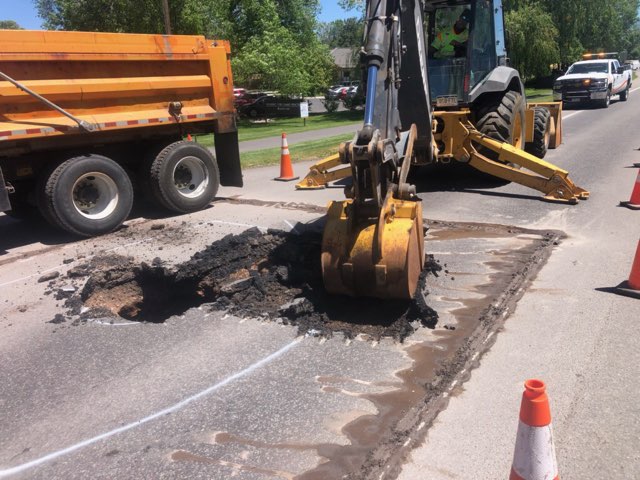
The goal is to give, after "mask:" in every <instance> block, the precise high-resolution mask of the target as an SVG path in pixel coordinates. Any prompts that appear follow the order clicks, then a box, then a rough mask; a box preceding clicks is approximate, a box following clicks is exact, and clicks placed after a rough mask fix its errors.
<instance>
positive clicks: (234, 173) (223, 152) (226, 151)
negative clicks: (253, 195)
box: [215, 132, 243, 187]
mask: <svg viewBox="0 0 640 480" xmlns="http://www.w3.org/2000/svg"><path fill="white" fill-rule="evenodd" d="M215 144H216V147H215V148H216V161H217V162H218V169H219V170H220V184H221V185H224V186H225V187H242V184H243V183H242V169H241V167H240V147H239V146H238V132H230V133H216V134H215Z"/></svg>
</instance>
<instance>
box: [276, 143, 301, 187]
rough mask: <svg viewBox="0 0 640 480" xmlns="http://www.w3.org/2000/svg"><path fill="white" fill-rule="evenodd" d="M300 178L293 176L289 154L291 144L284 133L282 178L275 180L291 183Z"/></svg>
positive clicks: (281, 157)
mask: <svg viewBox="0 0 640 480" xmlns="http://www.w3.org/2000/svg"><path fill="white" fill-rule="evenodd" d="M299 178H300V177H296V176H294V174H293V167H292V166H291V155H290V154H289V144H288V143H287V134H286V133H284V132H283V133H282V152H281V154H280V176H279V177H276V178H274V180H279V181H281V182H290V181H291V180H298V179H299Z"/></svg>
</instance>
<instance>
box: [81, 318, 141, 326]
mask: <svg viewBox="0 0 640 480" xmlns="http://www.w3.org/2000/svg"><path fill="white" fill-rule="evenodd" d="M87 322H91V323H97V324H98V325H106V326H108V327H126V326H129V325H141V323H140V322H126V323H125V322H121V323H111V322H110V321H108V322H107V321H104V320H99V319H97V318H90V319H88V320H87Z"/></svg>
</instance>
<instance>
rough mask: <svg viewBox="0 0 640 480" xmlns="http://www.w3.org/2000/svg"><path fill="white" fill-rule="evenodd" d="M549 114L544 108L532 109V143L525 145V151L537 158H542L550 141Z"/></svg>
mask: <svg viewBox="0 0 640 480" xmlns="http://www.w3.org/2000/svg"><path fill="white" fill-rule="evenodd" d="M550 120H551V114H550V113H549V110H547V109H546V108H544V107H534V108H533V142H531V143H527V144H526V145H525V150H526V151H527V152H528V153H530V154H531V155H535V156H536V157H538V158H544V156H545V155H546V154H547V150H548V149H549V141H550V139H551V121H550Z"/></svg>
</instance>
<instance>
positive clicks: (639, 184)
mask: <svg viewBox="0 0 640 480" xmlns="http://www.w3.org/2000/svg"><path fill="white" fill-rule="evenodd" d="M620 205H621V206H623V207H627V208H630V209H632V210H640V170H639V171H638V176H637V177H636V183H635V185H634V186H633V191H632V192H631V199H630V200H629V201H628V202H620Z"/></svg>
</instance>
